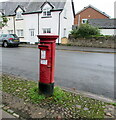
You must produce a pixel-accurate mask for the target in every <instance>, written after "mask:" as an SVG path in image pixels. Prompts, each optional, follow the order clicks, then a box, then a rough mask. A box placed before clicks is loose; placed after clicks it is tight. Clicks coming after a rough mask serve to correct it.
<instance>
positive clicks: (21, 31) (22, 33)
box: [17, 29, 24, 37]
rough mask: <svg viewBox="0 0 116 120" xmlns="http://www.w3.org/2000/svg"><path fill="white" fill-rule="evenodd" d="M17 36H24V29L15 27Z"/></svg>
mask: <svg viewBox="0 0 116 120" xmlns="http://www.w3.org/2000/svg"><path fill="white" fill-rule="evenodd" d="M17 36H18V37H24V30H23V29H17Z"/></svg>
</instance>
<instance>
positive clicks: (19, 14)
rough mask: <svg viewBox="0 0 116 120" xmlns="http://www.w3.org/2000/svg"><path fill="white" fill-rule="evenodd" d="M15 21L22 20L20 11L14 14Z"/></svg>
mask: <svg viewBox="0 0 116 120" xmlns="http://www.w3.org/2000/svg"><path fill="white" fill-rule="evenodd" d="M16 19H23V18H22V11H18V12H16Z"/></svg>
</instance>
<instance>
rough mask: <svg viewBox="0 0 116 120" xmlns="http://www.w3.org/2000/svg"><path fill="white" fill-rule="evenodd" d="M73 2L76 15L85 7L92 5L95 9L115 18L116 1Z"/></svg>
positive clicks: (79, 0)
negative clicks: (115, 4)
mask: <svg viewBox="0 0 116 120" xmlns="http://www.w3.org/2000/svg"><path fill="white" fill-rule="evenodd" d="M73 1H74V7H75V13H77V12H78V11H80V10H82V9H83V8H84V7H86V6H88V5H89V4H90V5H92V6H94V7H95V8H97V9H99V10H100V11H102V12H105V13H106V14H107V15H109V16H110V17H111V18H114V2H115V1H116V0H73ZM115 7H116V6H115ZM115 12H116V11H115Z"/></svg>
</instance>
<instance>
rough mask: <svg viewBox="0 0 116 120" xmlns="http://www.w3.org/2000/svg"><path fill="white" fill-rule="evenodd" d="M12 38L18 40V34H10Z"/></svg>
mask: <svg viewBox="0 0 116 120" xmlns="http://www.w3.org/2000/svg"><path fill="white" fill-rule="evenodd" d="M10 37H11V38H18V36H17V35H16V34H10Z"/></svg>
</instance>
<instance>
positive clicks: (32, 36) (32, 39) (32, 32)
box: [29, 29, 36, 44]
mask: <svg viewBox="0 0 116 120" xmlns="http://www.w3.org/2000/svg"><path fill="white" fill-rule="evenodd" d="M35 37H36V36H35V29H29V42H30V44H35Z"/></svg>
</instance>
